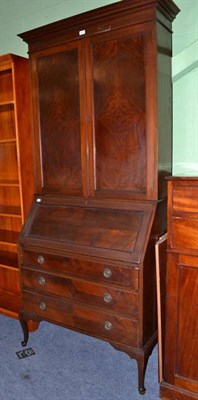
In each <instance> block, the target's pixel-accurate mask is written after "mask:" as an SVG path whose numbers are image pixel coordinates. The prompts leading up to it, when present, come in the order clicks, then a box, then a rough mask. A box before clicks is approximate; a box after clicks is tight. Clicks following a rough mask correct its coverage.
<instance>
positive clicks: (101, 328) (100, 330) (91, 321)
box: [23, 290, 138, 346]
mask: <svg viewBox="0 0 198 400" xmlns="http://www.w3.org/2000/svg"><path fill="white" fill-rule="evenodd" d="M23 301H24V310H27V311H28V312H29V313H33V314H35V315H37V316H38V317H40V318H41V319H44V320H49V321H52V322H55V323H58V324H61V325H65V326H67V327H70V328H73V329H76V330H82V331H83V332H84V333H88V334H92V335H93V336H97V337H101V338H103V339H105V338H106V339H108V340H110V339H112V340H115V341H119V342H122V343H125V344H128V345H131V346H137V345H138V321H135V320H133V319H129V318H124V317H121V316H119V315H114V314H110V313H107V312H105V311H104V312H103V311H102V310H101V311H99V310H97V309H96V308H91V307H87V306H83V305H79V304H75V303H72V302H66V301H61V300H60V299H59V300H58V299H55V298H52V297H48V296H45V295H42V294H37V293H31V292H28V291H25V290H24V291H23ZM41 303H44V304H45V306H44V307H43V308H44V309H41V307H42V304H41ZM106 322H110V323H111V329H109V330H108V329H105V323H106Z"/></svg>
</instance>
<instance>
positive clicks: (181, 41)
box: [172, 0, 198, 176]
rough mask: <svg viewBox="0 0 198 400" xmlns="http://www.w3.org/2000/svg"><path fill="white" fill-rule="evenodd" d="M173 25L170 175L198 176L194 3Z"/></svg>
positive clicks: (184, 6) (197, 10)
mask: <svg viewBox="0 0 198 400" xmlns="http://www.w3.org/2000/svg"><path fill="white" fill-rule="evenodd" d="M177 5H178V6H179V8H180V10H181V12H180V13H179V14H178V16H177V18H176V20H175V21H174V23H173V32H174V34H173V55H174V57H173V68H172V71H173V173H174V174H175V175H177V174H186V175H192V174H193V175H196V176H198V0H177Z"/></svg>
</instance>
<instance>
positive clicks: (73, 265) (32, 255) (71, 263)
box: [23, 251, 138, 290]
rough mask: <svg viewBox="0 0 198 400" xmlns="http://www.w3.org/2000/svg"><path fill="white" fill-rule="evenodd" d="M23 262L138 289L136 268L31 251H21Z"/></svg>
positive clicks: (27, 264)
mask: <svg viewBox="0 0 198 400" xmlns="http://www.w3.org/2000/svg"><path fill="white" fill-rule="evenodd" d="M23 264H24V265H26V266H34V267H36V268H41V267H42V269H43V270H46V271H47V270H51V271H54V272H60V273H61V272H62V273H64V274H67V275H73V276H76V277H79V278H83V279H88V280H89V279H90V280H96V281H97V282H105V283H116V284H119V285H122V286H126V287H131V288H133V289H135V290H138V269H136V268H127V267H123V266H115V265H109V264H105V263H98V262H93V261H87V260H84V259H78V258H70V257H61V256H55V255H51V254H47V253H43V252H41V253H37V252H33V251H24V252H23Z"/></svg>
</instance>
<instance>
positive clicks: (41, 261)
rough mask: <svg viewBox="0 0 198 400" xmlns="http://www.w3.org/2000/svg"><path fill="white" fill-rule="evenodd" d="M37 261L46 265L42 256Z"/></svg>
mask: <svg viewBox="0 0 198 400" xmlns="http://www.w3.org/2000/svg"><path fill="white" fill-rule="evenodd" d="M37 261H38V263H39V264H44V262H45V259H44V257H43V256H41V255H40V256H38V257H37Z"/></svg>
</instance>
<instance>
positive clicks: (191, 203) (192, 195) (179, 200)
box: [172, 185, 198, 214]
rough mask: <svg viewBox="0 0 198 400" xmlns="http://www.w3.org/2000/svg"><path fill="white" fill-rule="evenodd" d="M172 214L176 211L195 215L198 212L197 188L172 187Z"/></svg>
mask: <svg viewBox="0 0 198 400" xmlns="http://www.w3.org/2000/svg"><path fill="white" fill-rule="evenodd" d="M172 196H173V203H172V204H173V213H174V212H175V211H176V212H177V211H182V212H188V213H195V214H197V210H198V186H192V185H191V186H190V185H188V186H184V185H183V186H174V187H173V195H172Z"/></svg>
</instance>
